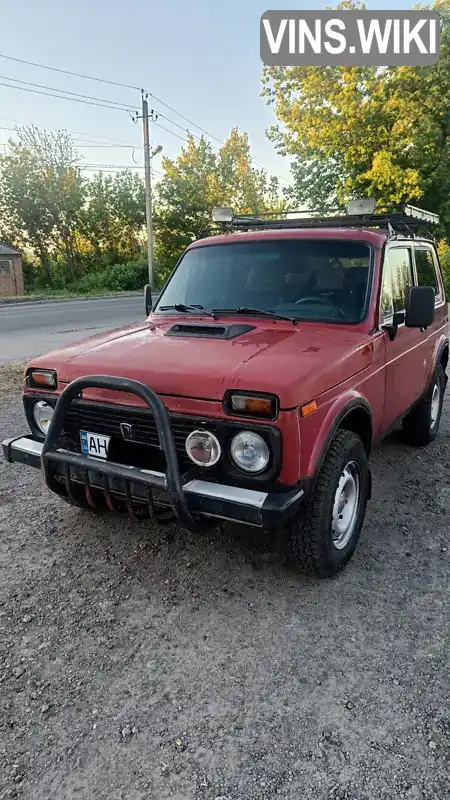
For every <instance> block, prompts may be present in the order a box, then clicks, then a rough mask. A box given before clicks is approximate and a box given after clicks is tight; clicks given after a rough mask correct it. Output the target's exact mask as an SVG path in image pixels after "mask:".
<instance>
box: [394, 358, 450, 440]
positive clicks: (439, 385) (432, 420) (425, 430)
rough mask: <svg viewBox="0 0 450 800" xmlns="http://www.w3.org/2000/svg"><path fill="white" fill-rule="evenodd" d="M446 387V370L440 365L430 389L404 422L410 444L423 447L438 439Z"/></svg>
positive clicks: (404, 432)
mask: <svg viewBox="0 0 450 800" xmlns="http://www.w3.org/2000/svg"><path fill="white" fill-rule="evenodd" d="M445 385H446V378H445V372H444V368H443V366H442V364H439V365H438V366H437V368H436V372H435V373H434V378H433V381H432V383H431V386H430V388H429V389H428V391H427V392H426V394H424V396H423V397H422V399H421V400H419V402H418V403H417V404H416V405H415V406H414V408H413V409H412V411H410V412H409V414H408V416H407V417H405V419H404V420H403V436H404V439H405V441H406V442H407V443H408V444H412V445H418V446H419V447H423V446H424V445H427V444H430V442H432V441H433V440H434V439H435V438H436V436H437V434H438V431H439V423H440V421H441V414H442V403H443V402H444V392H445Z"/></svg>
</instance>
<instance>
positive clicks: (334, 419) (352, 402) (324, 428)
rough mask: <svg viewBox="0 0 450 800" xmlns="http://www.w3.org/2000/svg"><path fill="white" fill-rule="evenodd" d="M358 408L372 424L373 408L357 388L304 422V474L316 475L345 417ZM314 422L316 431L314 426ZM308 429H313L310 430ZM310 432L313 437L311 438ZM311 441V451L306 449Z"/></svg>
mask: <svg viewBox="0 0 450 800" xmlns="http://www.w3.org/2000/svg"><path fill="white" fill-rule="evenodd" d="M355 409H361V411H362V412H363V413H365V414H367V416H368V421H369V422H370V425H372V415H371V411H370V405H369V403H368V401H367V400H366V398H365V397H363V395H361V394H359V393H358V392H357V391H356V390H355V389H349V390H348V391H347V392H345V393H344V394H342V395H339V397H336V398H333V400H332V401H330V403H328V404H325V405H324V406H322V407H320V408H319V409H318V410H317V411H316V413H315V414H312V415H311V416H310V417H306V418H305V419H303V420H302V422H301V427H302V434H301V441H302V442H304V443H305V448H303V445H302V475H305V476H308V477H313V476H315V475H316V474H317V472H318V471H319V470H320V468H321V466H322V461H323V459H324V458H325V455H326V453H327V451H328V448H329V446H330V443H331V440H332V439H333V436H334V434H335V433H336V430H337V429H338V427H339V426H340V424H341V423H342V422H343V420H344V419H345V417H346V416H348V414H350V413H351V412H352V411H354V410H355ZM313 420H314V428H313V426H312V424H311V423H312V422H313ZM308 428H310V430H309V431H308V430H307V429H308ZM308 433H310V434H312V436H311V438H310V436H309V435H308ZM308 441H311V444H312V446H311V447H310V448H309V447H308V446H307V445H308Z"/></svg>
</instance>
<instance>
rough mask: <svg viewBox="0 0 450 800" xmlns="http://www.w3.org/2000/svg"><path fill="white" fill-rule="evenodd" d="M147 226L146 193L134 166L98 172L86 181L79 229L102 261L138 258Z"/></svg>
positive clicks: (115, 261)
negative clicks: (108, 171) (133, 169)
mask: <svg viewBox="0 0 450 800" xmlns="http://www.w3.org/2000/svg"><path fill="white" fill-rule="evenodd" d="M144 226H145V194H144V184H143V181H142V178H141V177H140V176H139V175H136V174H134V173H132V172H131V170H123V171H121V172H118V173H117V174H115V175H106V174H105V173H103V172H98V173H96V174H95V175H94V176H93V178H92V179H91V180H90V181H89V182H88V183H87V184H86V201H85V204H84V207H83V210H82V213H81V218H80V229H81V231H82V233H83V236H84V238H85V239H86V241H87V242H88V243H89V244H90V245H91V247H92V249H93V251H94V254H95V256H96V258H97V260H98V261H99V262H100V263H112V264H113V263H117V262H119V261H131V260H133V259H136V258H138V256H139V255H140V254H141V250H142V244H143V242H142V239H143V230H144Z"/></svg>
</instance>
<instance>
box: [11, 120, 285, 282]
mask: <svg viewBox="0 0 450 800" xmlns="http://www.w3.org/2000/svg"><path fill="white" fill-rule="evenodd" d="M163 169H164V174H163V177H162V179H161V180H160V181H159V183H157V184H156V186H155V204H154V208H155V218H154V231H155V245H156V246H155V253H156V267H157V271H158V272H159V275H160V279H164V277H166V276H167V274H168V272H169V271H170V270H171V269H172V268H173V266H174V265H175V264H176V262H177V260H178V258H179V256H180V254H181V252H182V251H183V249H184V248H185V247H186V245H187V244H189V243H190V242H191V241H192V240H193V239H194V238H196V237H197V236H199V235H200V233H201V231H202V230H203V229H204V228H205V227H207V226H208V225H209V224H210V221H211V209H212V207H213V206H215V205H231V206H233V207H234V209H235V210H236V211H240V212H255V213H257V212H262V211H265V210H268V209H271V208H275V207H276V205H277V204H278V203H279V202H280V201H279V199H278V183H277V180H276V179H272V178H268V177H267V173H265V172H264V170H259V169H255V168H254V167H253V166H252V158H251V154H250V146H249V142H248V137H247V135H246V134H244V133H239V131H238V130H237V129H233V130H232V131H231V133H230V136H229V138H228V139H227V141H226V142H225V144H224V145H223V147H222V148H221V149H220V150H219V151H218V152H217V151H215V150H214V149H213V147H212V146H211V144H210V143H209V142H207V141H206V140H205V139H200V141H198V142H196V141H195V140H194V137H193V136H188V138H187V142H186V146H185V147H183V148H182V149H181V152H180V154H179V156H178V158H176V159H175V160H170V159H164V161H163ZM145 237H146V229H145V193H144V183H143V180H142V177H141V176H140V175H136V174H134V173H132V172H131V171H130V170H123V171H120V172H118V173H116V174H115V175H109V174H105V173H102V172H99V173H97V174H95V175H94V176H92V178H91V179H87V178H86V177H85V176H84V174H83V173H82V171H81V170H80V156H79V154H78V153H77V151H76V150H75V149H74V146H73V143H72V140H71V138H70V135H69V134H68V133H67V132H66V131H57V132H55V133H46V132H40V131H39V130H38V129H37V128H33V127H32V128H19V129H17V140H16V141H12V140H11V141H10V142H9V144H8V148H7V152H6V154H5V155H3V156H2V157H0V238H1V239H4V240H7V241H9V242H11V244H15V245H16V246H17V247H20V248H22V249H24V250H25V251H26V252H27V253H28V254H30V255H31V257H32V258H34V260H35V264H36V265H37V266H35V267H34V269H33V267H27V270H26V278H27V282H28V284H29V285H30V284H35V285H36V283H37V282H38V281H39V280H40V279H41V278H42V275H43V274H45V283H46V284H48V285H51V286H53V287H55V286H56V288H62V287H63V286H64V285H67V284H69V285H70V284H73V283H74V281H76V282H77V286H79V287H81V288H82V289H83V291H84V290H86V291H87V290H94V289H95V290H97V289H99V288H100V286H101V285H104V287H105V288H108V289H113V288H120V286H119V284H122V285H123V287H124V288H130V287H132V286H133V284H134V283H135V282H136V283H138V284H139V283H142V280H143V279H144V277H145V262H144V261H143V258H144V259H145V255H146V241H145ZM133 264H135V268H134V273H133V266H132V265H133ZM112 267H114V268H112ZM35 288H36V286H35Z"/></svg>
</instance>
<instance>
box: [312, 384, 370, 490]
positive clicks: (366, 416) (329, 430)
mask: <svg viewBox="0 0 450 800" xmlns="http://www.w3.org/2000/svg"><path fill="white" fill-rule="evenodd" d="M338 430H348V431H352V432H353V433H356V434H357V435H358V436H360V438H361V440H362V442H363V445H364V449H365V451H366V453H367V455H369V453H370V451H371V448H372V439H373V426H372V413H371V410H370V405H369V403H368V402H367V400H366V399H365V398H364V397H362V396H359V395H356V396H355V395H353V396H350V397H348V396H347V397H341V398H339V400H338V401H337V402H336V403H334V404H333V406H332V407H331V409H330V410H329V412H328V414H327V416H326V417H325V420H324V422H323V425H322V430H321V434H319V436H318V437H317V441H316V447H315V448H314V450H313V453H312V456H311V462H312V463H311V467H312V470H311V472H312V474H313V475H314V477H316V476H317V474H318V473H319V471H320V468H321V466H322V463H323V460H324V458H325V457H326V454H327V452H328V449H329V447H330V444H331V442H332V440H333V438H334V436H335V434H336V433H337V431H338Z"/></svg>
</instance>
